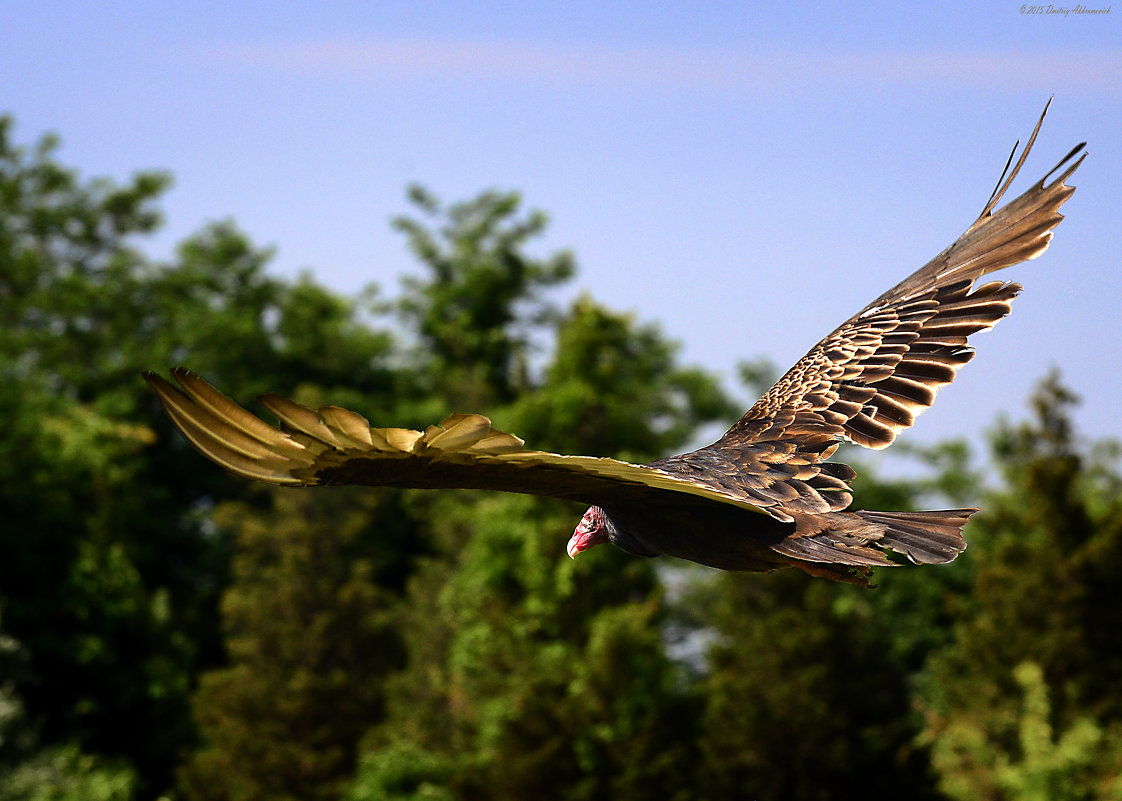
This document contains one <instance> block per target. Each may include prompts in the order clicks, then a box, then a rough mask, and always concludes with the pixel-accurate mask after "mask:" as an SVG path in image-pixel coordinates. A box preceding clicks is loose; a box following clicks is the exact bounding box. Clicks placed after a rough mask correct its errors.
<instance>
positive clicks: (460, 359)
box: [394, 185, 574, 408]
mask: <svg viewBox="0 0 1122 801" xmlns="http://www.w3.org/2000/svg"><path fill="white" fill-rule="evenodd" d="M409 199H410V200H411V201H412V202H413V204H414V206H416V208H417V210H418V211H419V212H420V213H421V214H422V215H423V217H424V219H423V220H418V219H417V218H415V217H409V216H404V215H403V216H401V217H398V218H397V219H395V220H394V226H395V227H396V228H397V229H398V230H399V231H401V232H403V233H404V234H405V236H406V238H407V240H408V244H409V248H410V250H412V251H413V253H414V255H416V257H417V259H418V260H419V261H420V262H421V264H422V265H424V266H425V268H426V269H427V271H428V275H427V276H426V277H423V278H409V279H407V280H406V282H405V285H406V293H405V296H404V297H403V298H402V299H401V302H400V309H401V312H402V314H403V316H404V318H405V321H406V325H407V328H408V330H409V332H410V333H411V334H413V335H414V336H415V337H417V339H418V340H419V343H420V345H421V348H422V349H421V352H420V354H418V356H417V359H416V363H417V366H418V367H419V368H423V370H424V373H425V375H427V376H428V378H429V379H430V380H431V381H432V391H434V392H435V393H436V395H437V396H438V397H440V398H441V399H442V400H445V401H448V400H455V401H457V402H459V403H465V402H466V403H469V404H476V405H477V406H479V408H487V407H490V406H492V405H494V404H495V403H496V402H499V403H505V402H509V401H510V400H512V399H513V398H514V396H515V394H516V393H517V392H518V391H519V390H524V389H525V388H526V387H525V384H526V381H527V374H526V371H527V369H528V366H527V359H528V355H529V354H528V352H527V349H528V347H529V345H530V344H531V343H530V338H529V329H530V328H531V327H532V326H535V325H539V324H541V323H542V322H544V321H545V320H546V319H547V318H548V315H549V314H550V312H551V311H552V308H553V307H552V306H551V305H549V304H546V303H543V302H542V298H541V295H540V293H541V290H543V289H546V288H548V287H550V286H554V285H556V284H558V283H560V282H562V281H565V280H566V279H568V278H570V277H571V276H572V275H573V271H574V264H573V259H572V256H571V255H570V254H569V253H567V252H564V251H562V252H559V253H556V254H553V255H551V256H549V257H547V258H545V259H535V258H533V257H531V256H529V255H528V254H527V253H526V252H525V249H524V245H525V244H526V242H527V240H530V239H532V238H533V237H535V236H538V235H539V234H541V233H542V232H543V230H544V229H545V226H546V223H547V218H546V216H545V214H544V213H543V212H540V211H537V212H532V213H530V214H529V215H528V216H526V217H524V218H521V217H519V216H518V207H519V204H520V203H521V198H520V197H519V196H518V194H517V193H514V192H498V191H490V192H484V193H483V194H481V195H479V197H477V198H474V199H472V200H470V201H465V202H462V203H454V204H452V205H450V206H443V205H441V203H440V202H439V201H438V200H437V199H436V198H435V197H434V196H433V195H432V194H431V193H430V192H428V191H427V190H426V189H424V188H422V187H420V186H416V185H414V186H412V187H410V189H409ZM426 223H427V224H426Z"/></svg>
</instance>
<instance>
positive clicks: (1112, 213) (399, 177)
mask: <svg viewBox="0 0 1122 801" xmlns="http://www.w3.org/2000/svg"><path fill="white" fill-rule="evenodd" d="M1084 6H1085V7H1086V8H1098V7H1100V6H1099V5H1097V4H1095V3H1093V2H1087V3H1084ZM1074 7H1075V4H1068V5H1066V6H1060V5H1053V6H1052V7H1051V8H1052V9H1053V10H1054V13H1051V14H1026V13H1022V11H1021V9H1022V8H1023V6H1022V4H1021V3H1019V2H990V3H958V4H955V3H938V4H935V3H931V4H923V5H919V6H915V7H909V8H906V9H905V8H901V7H897V6H896V5H894V4H893V5H890V4H880V3H862V4H851V3H847V4H837V5H836V6H831V7H827V8H825V9H812V8H811V7H810V6H809V5H808V4H800V3H766V4H759V5H758V6H757V5H755V4H749V3H720V2H711V3H673V2H661V3H656V2H646V3H626V2H611V1H610V0H601V2H567V3H564V4H560V3H557V4H536V6H532V5H531V4H529V3H506V2H487V3H438V2H416V0H413V1H412V2H379V3H369V4H366V3H355V2H345V3H344V2H340V3H287V4H278V3H265V2H241V3H237V4H234V3H222V4H218V3H210V4H208V3H194V4H187V3H182V2H145V3H131V2H130V3H84V2H69V3H61V2H44V1H43V0H39V1H38V2H18V1H17V2H12V1H11V0H9V1H8V2H5V3H4V17H5V24H4V25H3V26H0V76H2V78H3V80H2V82H0V110H2V111H7V112H10V113H12V114H14V115H15V117H16V120H17V130H16V136H17V138H18V139H19V140H20V141H24V142H27V141H30V140H33V139H35V138H37V137H38V136H39V135H40V134H41V133H43V132H46V131H57V132H59V133H60V134H61V135H62V137H63V140H64V147H63V149H62V153H61V156H62V158H63V159H64V160H65V161H66V162H68V163H72V164H75V165H77V166H79V167H80V168H81V169H82V170H83V171H84V173H85V174H86V175H90V176H93V175H109V176H115V177H118V178H123V177H125V176H127V175H129V174H131V173H132V172H134V171H136V170H138V169H145V168H162V169H167V170H169V171H171V172H172V173H173V174H174V176H175V187H174V189H173V190H172V191H171V192H170V193H169V195H168V196H167V198H166V202H165V204H164V209H165V211H166V216H167V223H168V224H167V227H166V229H165V231H164V233H163V234H161V235H160V237H159V238H158V239H157V240H156V241H155V242H154V243H153V246H152V248H151V252H152V253H153V255H155V256H162V255H166V254H168V253H170V252H171V249H172V247H173V246H174V243H175V242H176V241H178V240H180V239H182V238H183V237H185V236H186V235H188V234H189V233H191V232H193V231H195V230H197V229H198V228H199V227H200V226H201V225H203V224H204V223H205V222H206V221H208V220H211V219H219V218H226V217H232V218H233V219H235V220H236V221H237V223H238V224H239V225H240V226H241V227H242V228H243V229H244V230H245V231H247V233H248V234H249V235H250V236H251V238H252V239H253V240H254V241H255V242H257V243H258V244H271V245H273V246H275V247H276V248H277V256H276V259H275V261H274V265H273V269H275V270H276V271H277V272H278V273H280V274H284V275H290V276H291V275H295V274H296V273H297V272H298V271H299V270H300V269H302V268H312V269H313V270H314V272H315V274H316V275H317V277H318V278H320V279H321V280H322V281H324V282H326V283H328V284H329V285H331V286H333V287H335V288H336V289H338V290H340V291H344V292H353V291H355V290H357V289H358V288H359V287H361V286H362V285H364V284H365V283H367V282H370V281H374V282H377V283H378V284H380V285H381V286H382V288H383V290H384V291H385V292H386V293H393V292H394V291H396V288H397V285H398V283H397V282H398V277H399V276H400V275H401V274H402V273H404V272H408V271H415V270H416V269H417V268H416V265H415V263H414V262H413V260H412V259H411V258H410V257H409V256H408V254H407V253H406V252H405V250H404V248H403V244H402V241H401V239H400V237H399V236H398V235H396V234H394V233H393V232H392V231H391V230H390V227H389V219H390V218H391V217H392V216H394V215H395V214H398V213H401V212H403V211H405V210H406V209H407V207H406V203H405V200H404V189H405V186H406V185H407V184H408V183H409V182H411V181H419V182H421V183H423V184H425V185H426V186H427V187H428V188H429V189H431V190H432V191H433V192H434V193H435V194H437V195H438V196H440V197H442V198H443V199H445V200H459V199H464V198H467V197H469V196H472V195H474V194H476V193H477V192H478V191H480V190H482V189H485V188H489V187H499V188H505V189H518V190H520V191H521V192H522V193H523V195H524V198H525V201H526V204H527V206H528V207H532V208H540V209H543V210H545V211H547V212H548V213H549V215H550V218H551V220H552V223H551V226H550V230H549V234H548V236H547V237H546V238H545V239H543V241H542V242H541V243H540V244H539V245H537V246H536V247H537V248H539V249H540V250H541V251H542V252H544V251H547V250H552V249H555V248H561V247H565V248H570V249H572V250H573V251H574V252H575V254H576V256H577V259H578V264H579V266H580V273H579V276H578V280H577V281H576V282H575V285H574V286H573V287H572V288H571V289H570V290H566V292H567V293H568V294H570V295H571V294H575V293H576V292H577V291H580V290H587V291H588V292H590V293H591V294H592V295H593V296H594V297H596V298H597V299H599V300H601V301H602V302H605V303H607V304H609V305H611V306H613V307H615V308H620V309H628V310H632V311H634V313H635V314H636V315H637V317H638V318H639V319H642V320H657V321H659V322H660V323H661V324H662V326H663V328H664V330H665V331H666V332H667V333H668V334H669V335H670V336H671V337H673V338H675V339H678V340H680V341H682V342H683V343H684V350H683V356H684V357H685V358H686V359H687V360H689V361H692V362H696V363H699V364H701V365H704V366H705V367H708V368H710V369H712V370H714V371H717V372H719V373H720V374H722V375H724V376H725V377H727V378H729V379H730V380H731V378H732V376H733V375H734V372H735V365H736V363H737V361H738V360H740V359H744V358H750V357H754V356H757V355H761V354H766V355H769V356H771V357H773V358H774V359H775V360H776V361H777V362H778V363H779V364H780V365H782V366H786V365H787V364H789V363H791V362H793V361H794V360H795V359H797V358H798V357H799V356H800V355H802V353H803V352H805V350H806V349H807V348H809V347H810V346H811V345H813V344H814V342H815V341H816V340H817V339H818V338H819V337H821V336H822V335H824V334H825V333H827V332H828V331H829V330H830V329H832V328H833V327H834V326H835V325H836V324H837V323H839V322H841V320H843V319H844V318H846V317H848V316H849V315H850V314H851V313H852V312H854V311H856V310H857V309H858V308H860V307H861V306H863V305H864V304H865V303H866V302H868V301H869V300H871V299H872V298H873V297H875V296H876V295H878V294H880V293H881V292H882V291H883V290H884V289H886V288H887V287H888V286H890V285H891V284H893V283H895V282H896V281H897V280H899V279H900V278H902V277H903V276H904V275H906V274H907V273H909V272H911V271H912V270H913V269H915V268H917V267H918V266H920V265H921V264H923V263H924V262H925V261H927V259H929V258H930V257H931V256H933V255H935V254H936V253H937V252H939V251H940V250H941V249H942V248H943V247H945V246H946V245H947V244H949V243H950V242H951V241H952V240H953V239H954V238H955V237H957V236H958V234H959V233H961V232H962V230H963V229H965V228H966V226H967V225H969V224H970V222H972V221H973V219H974V217H975V216H976V215H977V214H978V212H979V211H980V210H981V208H982V206H983V205H984V203H985V201H986V198H987V197H988V196H989V193H990V191H991V189H992V188H993V184H994V183H995V182H996V180H997V177H998V174H999V173H1000V171H1001V168H1002V166H1003V165H1004V163H1005V158H1006V156H1007V155H1008V152H1009V149H1010V148H1011V147H1012V145H1013V143H1014V142H1015V141H1016V140H1017V139H1021V140H1024V138H1025V137H1027V135H1028V134H1029V133H1030V132H1031V130H1032V126H1033V124H1034V123H1035V121H1036V118H1037V116H1038V115H1039V113H1040V110H1041V108H1042V107H1043V105H1044V103H1045V101H1046V100H1047V99H1048V97H1049V96H1050V95H1053V94H1054V95H1055V101H1054V102H1053V105H1052V110H1051V112H1050V114H1049V117H1048V120H1047V121H1046V122H1045V125H1044V129H1043V131H1042V133H1041V135H1040V137H1039V139H1038V140H1037V144H1036V147H1035V149H1034V152H1033V155H1032V157H1031V158H1030V160H1029V162H1028V163H1027V165H1026V166H1025V169H1024V171H1023V173H1022V177H1021V180H1020V181H1018V183H1017V185H1015V186H1014V188H1013V190H1012V192H1011V194H1010V195H1009V197H1010V198H1011V197H1013V196H1015V195H1016V194H1019V192H1020V191H1023V190H1024V189H1025V188H1027V187H1028V186H1029V185H1030V183H1031V182H1032V181H1035V180H1037V179H1039V178H1040V177H1041V176H1043V175H1044V173H1046V172H1047V171H1048V170H1049V169H1051V167H1052V166H1053V165H1054V164H1055V163H1056V161H1058V160H1059V159H1060V158H1061V157H1062V156H1063V155H1064V154H1065V153H1066V152H1067V151H1068V150H1069V149H1070V148H1071V147H1072V146H1073V145H1075V144H1076V143H1078V142H1080V141H1083V140H1088V142H1089V146H1088V150H1089V152H1090V155H1089V157H1088V159H1087V161H1086V162H1085V163H1084V165H1083V167H1082V168H1081V169H1080V171H1079V172H1078V173H1077V174H1076V176H1075V179H1074V180H1073V183H1074V184H1076V185H1077V186H1078V187H1079V191H1078V192H1076V194H1075V196H1074V198H1073V199H1072V200H1071V201H1070V202H1069V203H1068V205H1067V206H1065V208H1064V211H1065V213H1066V215H1067V220H1066V221H1065V222H1064V223H1062V224H1061V226H1060V227H1059V230H1058V232H1057V235H1056V239H1055V241H1054V243H1053V245H1052V247H1051V249H1050V250H1049V251H1048V252H1047V253H1046V254H1045V255H1044V256H1042V257H1041V258H1040V259H1038V260H1036V261H1034V262H1030V263H1028V264H1027V265H1022V266H1021V267H1018V268H1013V269H1011V270H1008V271H1006V272H1005V273H1004V274H1003V277H1005V278H1008V279H1013V280H1018V281H1021V282H1022V283H1023V284H1025V287H1026V291H1025V293H1024V294H1023V295H1022V296H1021V298H1020V299H1019V300H1018V301H1017V303H1016V305H1015V306H1014V312H1013V314H1012V316H1011V317H1010V319H1008V320H1006V321H1004V322H1002V323H1001V324H1000V325H999V326H998V327H997V329H996V330H995V331H994V332H992V333H989V334H984V335H981V336H979V337H977V338H976V344H977V346H978V350H979V355H978V357H977V358H976V359H975V361H974V363H973V364H971V365H970V366H969V367H968V368H966V369H965V370H964V371H963V372H962V373H961V374H960V377H959V379H958V381H957V382H956V383H955V384H954V385H953V386H952V387H949V388H947V389H946V390H944V391H943V393H941V396H940V399H939V402H938V403H937V404H936V406H935V407H934V409H933V410H932V411H930V412H928V413H927V414H926V415H924V417H923V418H921V420H920V421H919V423H918V424H917V426H916V428H915V429H913V430H912V432H909V434H906V435H905V436H906V438H907V439H908V440H910V441H913V442H930V441H934V440H936V439H939V438H941V437H945V436H950V435H954V434H959V433H962V434H967V435H970V436H976V435H977V434H978V433H979V432H980V431H981V430H983V429H984V428H985V427H986V426H988V425H989V424H990V423H991V422H992V421H993V419H994V416H995V415H996V414H998V413H1000V412H1004V413H1007V414H1009V415H1011V416H1014V417H1020V416H1022V415H1023V413H1024V401H1025V399H1026V397H1027V395H1028V393H1029V391H1030V390H1031V388H1032V386H1033V384H1034V383H1035V382H1036V381H1037V380H1038V379H1039V378H1040V377H1041V375H1043V373H1044V372H1045V371H1046V370H1048V369H1049V367H1051V366H1053V365H1058V366H1059V367H1060V368H1061V369H1062V370H1063V373H1064V375H1065V376H1066V380H1067V382H1068V383H1069V384H1070V385H1071V386H1072V387H1073V388H1074V389H1075V390H1076V391H1077V392H1078V393H1079V394H1080V395H1082V396H1083V398H1084V405H1083V407H1082V409H1081V410H1080V412H1079V414H1078V420H1079V423H1080V426H1081V428H1082V430H1083V432H1084V433H1086V434H1089V435H1093V436H1102V435H1112V436H1117V435H1119V434H1122V431H1120V427H1119V425H1118V423H1117V412H1116V409H1117V405H1118V400H1117V399H1118V398H1119V397H1122V370H1120V369H1119V368H1120V366H1122V337H1120V336H1119V333H1118V325H1119V323H1118V317H1119V311H1118V309H1119V301H1120V300H1122V278H1120V277H1119V275H1120V268H1119V267H1120V265H1119V261H1118V259H1119V257H1118V253H1119V248H1118V245H1119V239H1120V237H1119V231H1120V230H1122V213H1120V211H1119V208H1120V203H1119V195H1120V194H1122V158H1120V156H1119V154H1120V153H1122V7H1119V8H1117V9H1112V10H1111V12H1110V13H1108V14H1103V15H1083V14H1074V13H1068V14H1066V15H1064V14H1062V13H1058V10H1059V9H1062V8H1068V9H1073V8H1074ZM1045 8H1047V6H1045ZM277 390H278V391H282V392H283V391H285V390H286V388H284V387H277ZM464 411H484V412H485V411H486V410H464ZM383 422H384V423H392V421H383Z"/></svg>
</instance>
